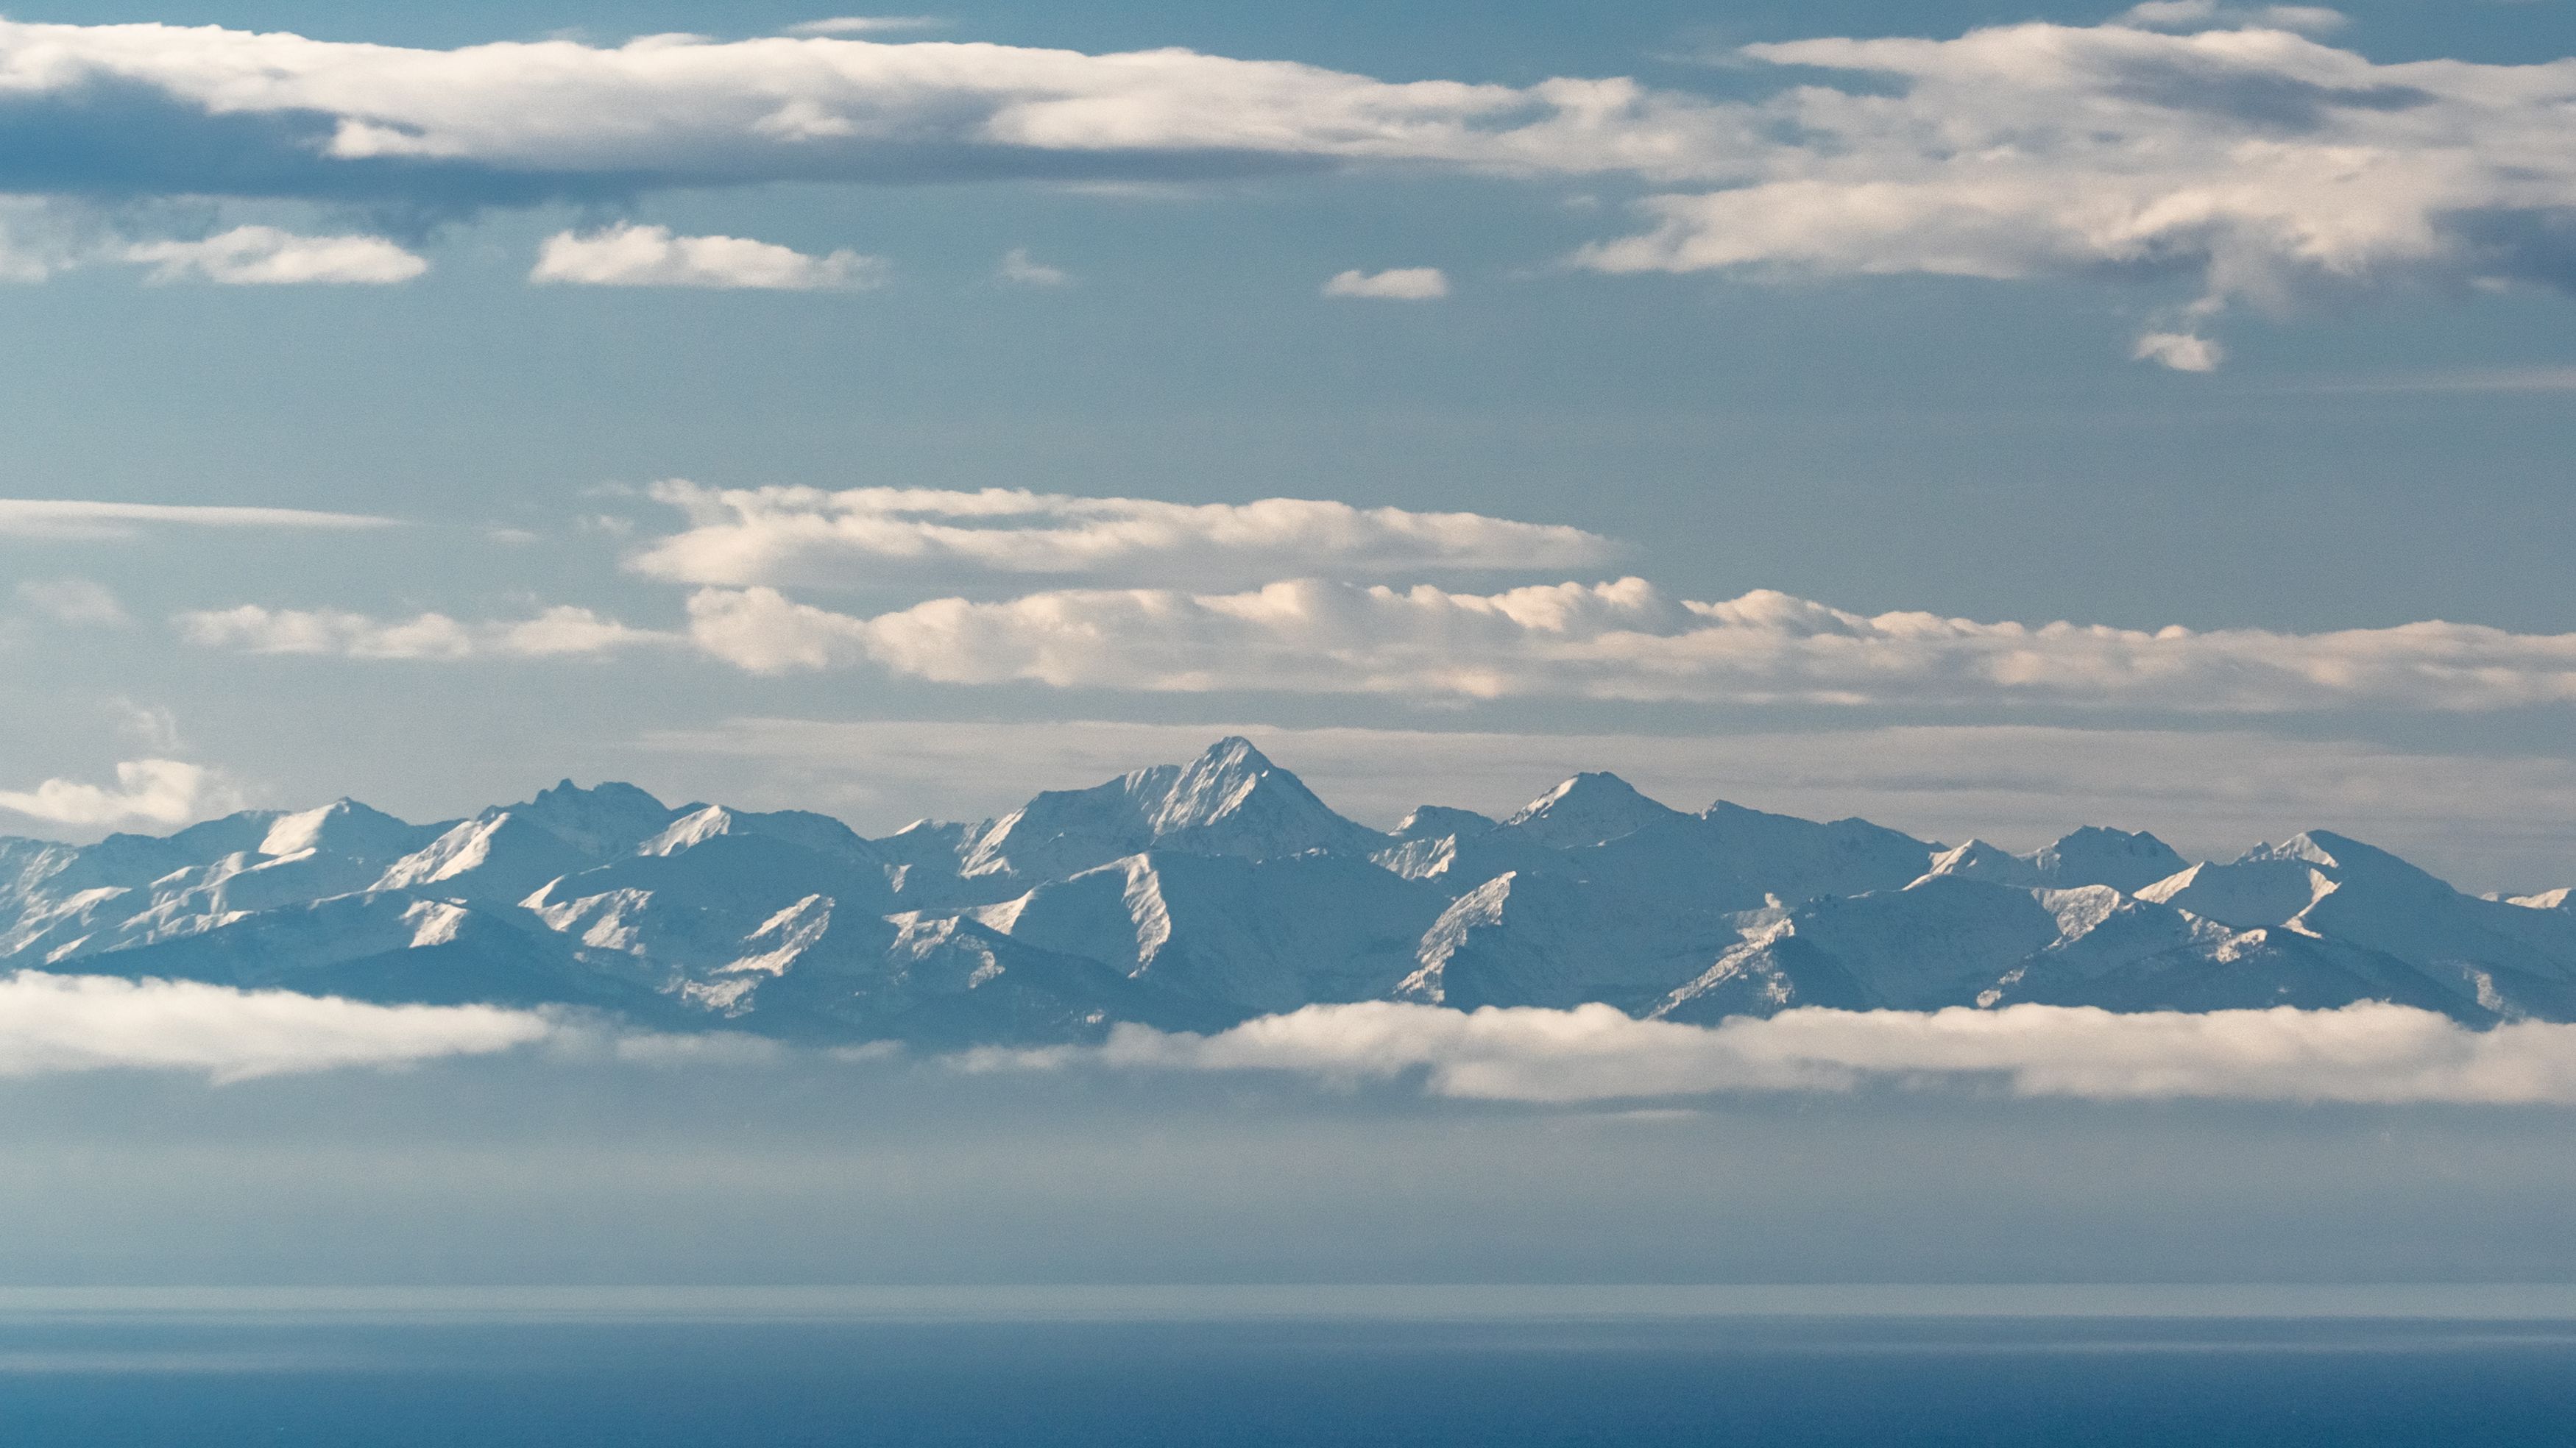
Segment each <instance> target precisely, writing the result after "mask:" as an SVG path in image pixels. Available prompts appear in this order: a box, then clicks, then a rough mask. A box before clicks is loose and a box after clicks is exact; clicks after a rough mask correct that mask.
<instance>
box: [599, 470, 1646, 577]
mask: <svg viewBox="0 0 2576 1448" xmlns="http://www.w3.org/2000/svg"><path fill="white" fill-rule="evenodd" d="M652 491H653V496H654V497H655V498H656V499H658V500H660V501H661V502H664V503H667V504H669V505H671V506H672V507H675V508H678V509H680V510H681V511H683V512H684V513H686V514H687V515H688V518H689V522H690V524H691V526H690V527H689V529H688V530H687V531H685V532H683V533H680V534H677V535H675V536H673V537H670V538H666V539H663V540H661V541H660V542H657V543H655V544H653V545H652V546H650V547H648V548H646V549H644V550H643V551H642V552H640V553H638V554H636V555H635V557H634V558H633V559H632V560H631V563H632V566H633V567H634V568H635V569H636V570H637V571H639V572H642V573H645V574H647V575H649V576H651V577H655V578H661V579H667V580H671V581H674V582H681V583H708V584H778V583H796V582H802V583H834V582H850V581H854V580H855V579H857V578H860V577H863V576H865V575H864V574H863V573H862V572H861V570H863V569H867V568H870V567H871V566H874V567H877V568H880V569H881V568H882V567H883V566H885V565H892V564H906V565H913V566H916V567H927V568H935V569H938V570H941V571H952V570H954V569H956V568H958V567H961V566H964V567H973V568H981V569H990V570H992V571H994V572H997V573H1119V574H1125V575H1130V576H1134V575H1138V574H1143V575H1149V576H1152V575H1159V576H1163V577H1171V576H1174V575H1180V576H1187V577H1200V578H1204V577H1209V576H1211V575H1219V576H1222V575H1232V576H1238V577H1239V576H1241V575H1242V574H1243V573H1245V572H1254V571H1268V572H1274V573H1275V572H1323V573H1331V574H1343V573H1352V572H1358V573H1369V574H1377V573H1385V572H1389V571H1395V570H1400V569H1412V568H1512V569H1519V568H1555V567H1573V566H1580V565H1582V564H1586V563H1596V562H1600V561H1603V560H1606V559H1608V558H1609V557H1611V556H1612V555H1613V554H1614V553H1615V552H1616V551H1617V547H1616V545H1614V544H1613V543H1611V542H1610V540H1608V539H1606V538H1602V537H1600V536H1598V535H1597V534H1592V533H1586V532H1584V531H1582V530H1581V529H1579V528H1568V527H1563V526H1560V525H1555V524H1543V523H1522V522H1515V521H1513V520H1511V519H1508V518H1493V517H1487V516H1485V515H1483V514H1481V513H1416V512H1409V511H1407V510H1405V509H1402V508H1355V507H1353V506H1351V505H1350V504H1348V503H1340V502H1330V501H1324V500H1320V499H1312V498H1263V499H1260V500H1258V501H1256V502H1251V503H1166V502H1160V501H1156V500H1153V499H1147V498H1084V497H1071V496H1067V495H1064V494H1057V493H1033V492H1027V491H1023V490H1019V489H1006V488H988V489H985V490H983V491H981V492H971V493H970V492H951V491H943V490H939V489H931V488H851V489H847V490H845V491H840V492H827V491H825V490H823V489H820V488H723V489H719V488H705V487H700V486H698V485H697V484H695V483H688V482H679V481H674V482H666V483H661V484H657V485H656V486H655V487H654V488H653V490H652Z"/></svg>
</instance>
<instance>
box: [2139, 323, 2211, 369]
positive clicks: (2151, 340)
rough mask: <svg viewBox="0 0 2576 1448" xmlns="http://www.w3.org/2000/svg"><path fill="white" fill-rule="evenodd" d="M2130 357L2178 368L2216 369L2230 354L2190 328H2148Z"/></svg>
mask: <svg viewBox="0 0 2576 1448" xmlns="http://www.w3.org/2000/svg"><path fill="white" fill-rule="evenodd" d="M2129 355H2130V357H2131V358H2133V359H2135V360H2137V361H2140V362H2153V363H2155V364H2157V365H2158V366H2162V367H2170V368H2172V369H2173V370H2174V371H2176V372H2214V371H2216V370H2218V364H2219V363H2220V362H2222V361H2224V360H2225V359H2226V357H2227V352H2226V349H2225V348H2222V347H2220V346H2219V345H2218V344H2217V343H2215V342H2212V341H2210V340H2209V339H2208V338H2206V337H2195V336H2193V335H2192V334H2190V333H2189V332H2149V333H2147V334H2146V335H2145V336H2143V337H2140V338H2139V339H2138V345H2137V347H2136V349H2135V350H2133V351H2131V352H2130V354H2129Z"/></svg>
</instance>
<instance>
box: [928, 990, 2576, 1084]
mask: <svg viewBox="0 0 2576 1448" xmlns="http://www.w3.org/2000/svg"><path fill="white" fill-rule="evenodd" d="M961 1064H963V1065H964V1066H965V1067H966V1068H968V1069H972V1070H1010V1069H1060V1068H1063V1067H1067V1066H1072V1065H1097V1066H1106V1067H1111V1068H1118V1069H1128V1070H1154V1071H1289V1072H1296V1073H1300V1074H1305V1075H1313V1076H1318V1077H1322V1078H1325V1079H1328V1080H1341V1081H1369V1080H1390V1079H1396V1078H1402V1077H1408V1076H1417V1075H1418V1076H1419V1077H1420V1079H1421V1080H1422V1082H1423V1086H1424V1089H1425V1090H1427V1091H1429V1092H1430V1093H1431V1094H1433V1095H1437V1096H1449V1097H1460V1098H1467V1099H1473V1100H1486V1101H1522V1102H1538V1103H1557V1104H1564V1103H1577V1102H1588V1101H1611V1100H1625V1099H1636V1098H1658V1097H1687V1096H1700V1095H1709V1094H1713V1093H1720V1092H1742V1091H1850V1090H1853V1089H1856V1088H1859V1087H1862V1086H1866V1085H1871V1084H1886V1083H1897V1084H1915V1085H1952V1086H1956V1085H1962V1084H1966V1085H1973V1084H1976V1083H1978V1082H1980V1081H1995V1082H2000V1083H2001V1084H2002V1086H2003V1087H2004V1088H2005V1089H2007V1090H2009V1091H2010V1092H2011V1093H2012V1094H2014V1095H2017V1096H2031V1097H2072V1098H2079V1099H2084V1100H2094V1101H2138V1100H2148V1101H2154V1100H2172V1099H2178V1098H2214V1099H2228V1100H2242V1101H2293V1102H2460V1103H2480V1104H2521V1103H2546V1104H2553V1105H2566V1104H2571V1103H2576V1026H2564V1025H2548V1024H2540V1023H2523V1024H2517V1025H2506V1026H2499V1027H2496V1028H2494V1029H2492V1030H2488V1031H2472V1030H2469V1029H2467V1028H2466V1027H2463V1026H2461V1025H2459V1024H2458V1023H2456V1022H2454V1021H2452V1020H2450V1019H2449V1018H2447V1017H2444V1016H2440V1015H2436V1014H2434V1013H2432V1012H2430V1011H2420V1010H2414V1009H2411V1008H2408V1007H2404V1006H2392V1005H2380V1004H2365V1005H2356V1006H2348V1007H2345V1008H2343V1009H2341V1010H2332V1011H2299V1010H2292V1009H2288V1008H2286V1007H2285V1008H2282V1009H2278V1010H2268V1011H2218V1012H2212V1013H2208V1014H2203V1015H2190V1014H2182V1013H2178V1012H2155V1013H2148V1014H2139V1015H2115V1014H2113V1013H2111V1012H2108V1011H2102V1010H2096V1009H2093V1008H2091V1007H2064V1006H2036V1005H2019V1006H2009V1007H2006V1008H2004V1009H2002V1010H1998V1011H1977V1010H1970V1009H1967V1008H1965V1007H1957V1008H1953V1009H1949V1010H1943V1011H1936V1012H1930V1013H1918V1012H1906V1011H1865V1012H1855V1011H1829V1010H1815V1009H1808V1010H1795V1011H1789V1012H1786V1013H1784V1014H1782V1015H1778V1016H1774V1017H1771V1018H1769V1019H1767V1020H1766V1019H1756V1018H1751V1017H1739V1018H1735V1019H1732V1020H1728V1021H1726V1022H1723V1023H1721V1024H1719V1025H1716V1026H1706V1027H1703V1026H1680V1025H1674V1024H1672V1023H1670V1022H1664V1021H1640V1020H1635V1019H1632V1018H1631V1017H1629V1016H1627V1015H1624V1014H1622V1013H1621V1012H1619V1011H1618V1010H1615V1009H1613V1008H1612V1007H1609V1006H1604V1005H1588V1006H1580V1007H1577V1008H1575V1009H1573V1010H1570V1011H1552V1010H1538V1009H1497V1008H1490V1007H1489V1008H1487V1009H1484V1010H1479V1011H1475V1012H1472V1013H1461V1012H1457V1011H1450V1010H1443V1009H1440V1008H1438V1007H1434V1006H1416V1005H1399V1004H1394V1003H1389V1002H1367V1003H1362V1004H1357V1005H1334V1006H1309V1007H1307V1008H1305V1009H1304V1010H1300V1011H1296V1012H1293V1013H1291V1014H1288V1015H1284V1016H1266V1017H1263V1018H1261V1019H1259V1020H1254V1021H1248V1022H1245V1023H1244V1024H1243V1025H1240V1026H1237V1027H1235V1028H1233V1029H1232V1030H1229V1031H1225V1032H1222V1033H1220V1034H1217V1035H1213V1036H1195V1035H1186V1034H1164V1033H1162V1032H1158V1031H1153V1030H1149V1029H1146V1028H1144V1027H1141V1026H1134V1025H1122V1026H1120V1027H1118V1028H1117V1030H1116V1031H1115V1032H1114V1033H1113V1034H1112V1035H1111V1037H1110V1039H1109V1042H1108V1043H1107V1044H1106V1045H1105V1046H1100V1047H1096V1048H1085V1047H1063V1048H1051V1049H1043V1050H1035V1051H1006V1050H988V1051H979V1052H974V1053H970V1054H969V1055H967V1056H966V1057H964V1058H963V1060H962V1063H961Z"/></svg>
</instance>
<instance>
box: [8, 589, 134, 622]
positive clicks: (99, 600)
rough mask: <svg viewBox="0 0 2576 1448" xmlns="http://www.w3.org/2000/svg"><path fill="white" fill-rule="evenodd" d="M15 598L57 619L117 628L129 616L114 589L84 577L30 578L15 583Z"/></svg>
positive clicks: (126, 620) (48, 616) (46, 615)
mask: <svg viewBox="0 0 2576 1448" xmlns="http://www.w3.org/2000/svg"><path fill="white" fill-rule="evenodd" d="M16 591H17V595H18V601H19V602H20V603H22V604H25V605H26V606H27V607H29V608H32V609H34V610H35V611H37V612H38V613H41V614H43V615H44V616H45V617H47V618H50V619H52V620H54V621H55V622H56V623H67V624H71V625H74V626H75V627H90V628H117V627H120V626H122V625H124V624H125V623H127V622H128V621H129V620H128V619H127V618H126V615H125V605H124V604H123V603H120V602H119V601H118V600H117V597H116V594H115V592H114V591H113V590H111V589H110V588H108V587H107V585H105V584H103V583H99V582H96V581H94V580H92V579H87V578H50V579H45V578H31V579H28V580H27V581H25V582H23V583H21V584H19V585H18V587H17V590H16Z"/></svg>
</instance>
